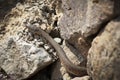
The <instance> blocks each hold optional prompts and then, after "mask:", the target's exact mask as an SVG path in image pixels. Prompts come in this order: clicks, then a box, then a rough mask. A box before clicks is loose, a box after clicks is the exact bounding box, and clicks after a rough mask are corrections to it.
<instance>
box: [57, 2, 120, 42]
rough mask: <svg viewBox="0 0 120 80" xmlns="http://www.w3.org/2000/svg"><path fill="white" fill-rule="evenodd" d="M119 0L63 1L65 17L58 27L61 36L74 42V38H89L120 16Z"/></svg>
mask: <svg viewBox="0 0 120 80" xmlns="http://www.w3.org/2000/svg"><path fill="white" fill-rule="evenodd" d="M119 8H120V1H118V0H102V1H99V0H77V1H74V0H69V1H67V0H62V10H63V16H62V17H61V18H60V20H59V23H58V26H59V28H60V32H61V36H62V37H63V38H64V39H66V40H69V39H70V38H71V40H72V39H73V40H74V37H73V36H77V35H79V36H83V37H88V36H90V35H92V34H95V33H96V32H97V31H98V30H99V29H100V28H101V27H102V25H103V24H105V23H106V22H107V21H109V20H111V19H113V18H114V17H116V16H118V15H120V11H119V10H118V9H119Z"/></svg>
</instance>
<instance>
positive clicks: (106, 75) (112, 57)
mask: <svg viewBox="0 0 120 80" xmlns="http://www.w3.org/2000/svg"><path fill="white" fill-rule="evenodd" d="M119 26H120V18H117V19H115V20H113V21H111V22H110V23H108V25H107V26H106V27H105V29H104V30H103V31H102V32H101V33H100V34H99V35H98V36H97V37H96V38H95V39H94V40H93V42H92V47H91V48H90V50H89V54H88V63H87V67H88V74H89V75H90V76H92V78H93V80H120V70H119V69H120V27H119Z"/></svg>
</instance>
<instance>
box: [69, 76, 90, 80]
mask: <svg viewBox="0 0 120 80" xmlns="http://www.w3.org/2000/svg"><path fill="white" fill-rule="evenodd" d="M71 80H90V76H83V77H75V78H73V79H71Z"/></svg>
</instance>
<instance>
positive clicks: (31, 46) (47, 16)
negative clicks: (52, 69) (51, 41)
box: [0, 0, 57, 80]
mask: <svg viewBox="0 0 120 80" xmlns="http://www.w3.org/2000/svg"><path fill="white" fill-rule="evenodd" d="M54 2H57V1H56V0H52V1H46V0H35V1H34V0H25V2H24V1H23V2H22V1H21V2H18V3H17V4H15V5H14V6H12V8H10V9H9V12H5V14H4V13H2V12H0V14H2V15H4V16H0V17H2V18H3V20H2V21H0V55H1V56H0V66H1V67H2V68H3V69H4V70H5V71H6V73H7V74H8V75H10V76H12V77H13V78H14V79H15V80H17V79H18V80H20V79H24V78H27V77H29V76H31V75H32V74H34V73H36V72H37V71H39V70H40V69H42V68H44V67H46V66H47V65H49V64H50V63H52V62H53V59H54V58H55V57H53V56H52V57H53V58H52V57H51V56H50V54H48V52H46V51H45V50H44V49H43V48H41V47H40V46H44V44H45V43H44V41H45V40H44V39H42V38H41V37H40V36H38V35H34V36H33V34H31V33H30V32H28V30H27V29H25V27H24V23H30V24H32V25H36V26H37V27H41V28H42V29H44V30H47V32H50V31H51V29H52V28H53V27H55V26H56V25H55V24H54V22H55V21H57V19H56V17H55V15H56V12H55V8H56V5H55V4H54ZM0 7H1V6H0ZM6 7H7V6H5V9H8V8H6ZM0 11H4V8H0ZM2 18H1V19H2ZM45 42H46V41H45ZM51 55H52V54H51Z"/></svg>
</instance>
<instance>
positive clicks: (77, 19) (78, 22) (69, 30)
mask: <svg viewBox="0 0 120 80" xmlns="http://www.w3.org/2000/svg"><path fill="white" fill-rule="evenodd" d="M62 10H63V16H62V17H61V18H60V20H59V22H58V26H59V28H60V33H61V36H62V37H63V38H64V39H66V40H68V39H70V38H71V36H72V35H76V34H75V33H78V32H80V30H81V28H82V27H83V25H84V24H85V17H86V11H87V0H77V1H74V0H69V1H68V0H62ZM73 39H74V38H73Z"/></svg>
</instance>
